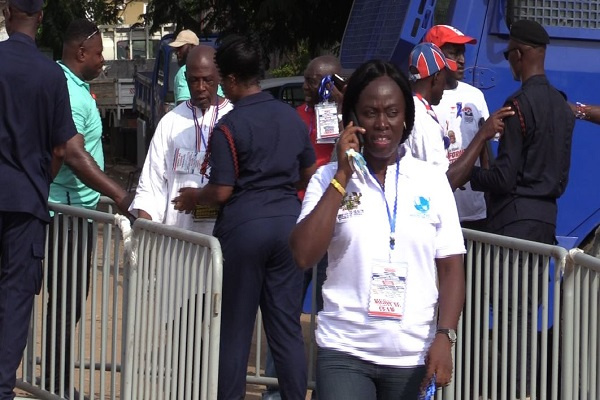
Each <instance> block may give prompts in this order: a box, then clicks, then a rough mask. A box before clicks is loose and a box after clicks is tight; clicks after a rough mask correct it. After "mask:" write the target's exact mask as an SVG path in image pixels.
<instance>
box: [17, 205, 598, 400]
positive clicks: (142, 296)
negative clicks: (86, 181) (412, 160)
mask: <svg viewBox="0 0 600 400" xmlns="http://www.w3.org/2000/svg"><path fill="white" fill-rule="evenodd" d="M51 209H52V210H53V211H54V212H55V215H54V217H53V224H51V225H50V226H49V228H48V229H49V232H48V240H47V246H46V260H45V261H44V284H43V287H42V291H41V293H40V295H39V296H38V297H37V298H36V301H35V305H34V310H33V313H32V318H31V325H30V332H29V337H28V345H27V348H26V350H25V352H24V358H23V362H22V365H21V368H20V370H19V376H18V383H17V386H18V387H19V388H20V389H22V390H25V391H28V392H30V393H32V394H33V395H35V396H36V397H38V398H41V399H59V398H63V397H66V398H73V397H74V395H76V393H75V390H78V391H79V392H80V393H82V394H85V395H86V396H87V397H88V398H90V399H95V398H102V399H127V400H129V399H132V400H133V399H175V398H177V399H207V400H214V399H216V389H217V382H218V381H217V379H218V377H217V374H218V349H219V346H220V343H219V336H220V318H221V315H220V300H221V280H222V256H221V249H220V246H219V243H218V241H217V240H216V239H215V238H213V237H210V236H205V235H201V234H196V233H192V232H189V231H185V230H181V229H177V228H173V227H168V226H164V225H161V224H157V223H153V222H151V221H145V220H137V221H136V222H135V223H134V224H133V226H131V224H130V222H129V220H127V219H126V218H124V217H121V216H118V215H113V214H112V213H110V212H109V213H105V212H98V211H90V210H84V209H81V208H74V207H69V206H64V205H51ZM109 211H110V210H109ZM463 232H464V236H465V243H466V247H467V254H466V256H465V274H466V302H465V307H464V310H463V313H462V315H461V319H460V323H459V327H458V341H457V343H456V345H455V346H454V348H453V355H454V364H455V365H454V376H453V380H452V383H451V384H450V385H449V386H447V387H445V388H443V389H441V390H438V392H437V394H436V399H438V400H441V399H444V400H446V399H448V400H450V399H457V400H458V399H460V400H469V399H475V400H478V399H499V400H506V399H511V400H512V399H541V400H546V399H552V400H558V399H561V400H577V399H582V400H587V399H590V400H591V399H598V398H600V372H599V368H598V367H599V365H598V364H599V356H600V354H599V349H600V337H599V334H598V331H599V328H600V322H599V319H598V315H597V314H598V306H599V302H600V300H599V295H598V292H599V289H600V277H599V273H600V259H597V258H594V257H591V256H589V255H586V254H583V253H582V252H581V251H580V250H578V249H573V250H570V251H567V250H566V249H564V248H562V247H559V246H550V245H544V244H539V243H534V242H529V241H524V240H519V239H514V238H508V237H503V236H497V235H491V234H486V233H482V232H476V231H470V230H464V231H463ZM58 264H60V268H58V267H57V265H58ZM60 270H62V271H66V273H64V272H63V273H60V272H57V271H60ZM88 281H89V289H88V285H87V282H88ZM67 293H73V295H70V296H69V295H67ZM53 294H55V295H53ZM59 294H60V295H59ZM86 294H87V295H86ZM310 296H311V297H312V299H313V301H312V304H313V309H312V313H311V314H310V315H305V316H303V325H304V326H305V328H306V330H305V334H306V339H307V345H308V350H307V351H308V353H309V357H308V358H309V382H308V384H309V388H311V389H315V376H314V370H315V361H316V357H315V353H316V351H315V350H316V349H315V344H314V333H313V332H314V325H315V315H316V312H315V310H314V304H316V302H315V301H314V296H315V294H314V290H313V292H312V293H311V294H310ZM67 309H70V312H69V313H67V312H66V311H65V310H67ZM57 310H58V311H57ZM79 313H80V314H81V316H80V322H79V323H76V322H77V321H76V320H77V315H78V314H79ZM69 338H70V339H69ZM254 342H255V343H256V347H255V348H254V349H253V353H254V354H255V356H254V357H252V358H251V359H250V363H249V366H248V371H249V374H248V377H247V381H248V383H249V384H254V385H275V386H276V385H277V379H276V378H275V377H266V376H264V367H265V366H264V357H265V353H266V351H265V349H266V346H265V340H263V334H262V323H261V320H260V313H259V315H258V318H257V328H256V337H255V340H254ZM69 354H70V356H69ZM317 390H318V388H317ZM52 393H56V394H52Z"/></svg>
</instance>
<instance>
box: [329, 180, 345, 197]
mask: <svg viewBox="0 0 600 400" xmlns="http://www.w3.org/2000/svg"><path fill="white" fill-rule="evenodd" d="M331 185H332V186H333V187H334V188H335V189H336V190H337V191H338V192H340V194H341V195H342V197H343V196H345V195H346V189H344V187H343V186H342V185H340V183H339V182H338V181H337V179H335V178H333V179H332V180H331Z"/></svg>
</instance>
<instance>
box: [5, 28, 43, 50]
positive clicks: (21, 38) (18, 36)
mask: <svg viewBox="0 0 600 400" xmlns="http://www.w3.org/2000/svg"><path fill="white" fill-rule="evenodd" d="M8 40H14V41H16V42H20V43H23V44H27V45H30V46H33V47H35V48H37V46H36V44H35V40H33V39H32V38H31V36H29V35H26V34H24V33H21V32H13V33H12V34H11V35H10V37H9V38H8Z"/></svg>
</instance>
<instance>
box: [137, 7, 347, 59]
mask: <svg viewBox="0 0 600 400" xmlns="http://www.w3.org/2000/svg"><path fill="white" fill-rule="evenodd" d="M351 7H352V0H327V1H324V0H303V1H298V0H237V1H231V0H179V1H177V0H150V2H149V4H148V13H147V14H146V16H145V18H146V20H147V21H151V23H152V29H154V30H155V29H158V27H159V26H160V25H162V24H165V23H176V24H177V28H178V29H191V30H193V31H194V32H196V33H198V34H201V35H207V34H209V33H212V32H218V33H219V34H221V35H225V34H227V33H241V34H247V33H254V34H255V35H257V36H258V38H259V39H260V41H261V43H262V44H263V46H264V49H265V50H266V51H267V52H268V53H282V52H286V51H296V50H297V47H298V45H299V44H300V43H303V44H304V45H305V46H306V47H307V49H308V53H309V54H310V56H311V57H314V56H316V55H318V54H319V53H320V51H321V50H322V49H323V48H329V47H331V46H334V45H335V44H336V43H339V42H340V41H341V39H342V35H343V33H344V28H345V26H346V21H347V20H348V15H349V14H350V9H351Z"/></svg>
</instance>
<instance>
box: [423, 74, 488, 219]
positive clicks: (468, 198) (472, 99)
mask: <svg viewBox="0 0 600 400" xmlns="http://www.w3.org/2000/svg"><path fill="white" fill-rule="evenodd" d="M433 109H434V110H435V113H436V115H437V116H438V119H439V121H440V124H441V125H442V127H445V129H446V135H447V136H448V137H449V138H450V147H449V148H448V160H449V162H450V164H452V163H453V162H454V161H456V159H457V158H458V157H460V156H461V155H462V153H463V152H464V151H465V149H466V148H467V146H468V145H469V143H471V141H472V140H473V138H474V137H475V135H476V134H477V131H479V124H480V122H479V121H480V120H481V119H482V118H483V119H484V120H485V119H488V118H489V116H490V113H489V111H488V107H487V104H486V102H485V98H484V96H483V93H482V92H481V90H479V89H477V88H475V87H473V86H471V85H469V84H467V83H464V82H458V86H457V87H456V88H455V89H450V90H444V96H443V97H442V101H441V102H440V104H438V105H437V106H433ZM476 165H479V160H477V163H476ZM454 198H455V199H456V206H457V208H458V215H459V216H460V220H461V221H476V220H480V219H484V218H485V217H486V207H485V199H484V195H483V192H474V191H473V190H472V189H471V184H470V183H467V184H466V185H465V190H461V189H457V190H455V191H454Z"/></svg>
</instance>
